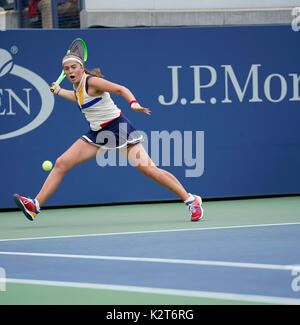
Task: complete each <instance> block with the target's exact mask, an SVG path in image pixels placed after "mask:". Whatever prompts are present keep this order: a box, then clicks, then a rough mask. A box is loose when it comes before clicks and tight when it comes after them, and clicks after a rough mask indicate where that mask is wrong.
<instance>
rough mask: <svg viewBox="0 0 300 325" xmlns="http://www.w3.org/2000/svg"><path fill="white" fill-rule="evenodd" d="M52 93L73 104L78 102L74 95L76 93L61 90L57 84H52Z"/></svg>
mask: <svg viewBox="0 0 300 325" xmlns="http://www.w3.org/2000/svg"><path fill="white" fill-rule="evenodd" d="M53 86H54V87H53ZM50 91H51V92H52V93H53V94H54V95H58V96H60V97H63V98H66V99H68V100H70V101H72V102H76V97H75V94H74V91H72V90H67V89H64V88H61V87H60V86H59V85H58V84H57V83H55V82H52V84H51V88H50Z"/></svg>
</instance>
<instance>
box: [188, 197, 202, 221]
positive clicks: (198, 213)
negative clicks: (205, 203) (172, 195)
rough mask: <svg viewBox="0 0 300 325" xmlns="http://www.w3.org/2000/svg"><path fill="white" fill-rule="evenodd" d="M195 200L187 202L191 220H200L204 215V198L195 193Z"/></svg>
mask: <svg viewBox="0 0 300 325" xmlns="http://www.w3.org/2000/svg"><path fill="white" fill-rule="evenodd" d="M194 198H195V199H194V200H192V201H189V202H187V203H186V205H187V206H188V209H189V212H190V215H191V221H198V220H200V219H202V217H203V208H202V199H201V197H200V196H198V195H194Z"/></svg>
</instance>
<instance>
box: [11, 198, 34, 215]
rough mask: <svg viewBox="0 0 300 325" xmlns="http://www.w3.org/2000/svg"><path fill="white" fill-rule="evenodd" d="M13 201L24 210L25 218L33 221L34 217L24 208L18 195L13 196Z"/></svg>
mask: <svg viewBox="0 0 300 325" xmlns="http://www.w3.org/2000/svg"><path fill="white" fill-rule="evenodd" d="M13 199H14V201H15V203H16V205H17V206H18V207H19V208H20V209H21V210H22V212H23V213H24V215H25V217H26V218H27V219H28V220H30V221H33V220H34V218H32V216H31V215H30V214H29V213H28V212H27V210H26V208H25V207H24V205H23V203H22V202H21V200H20V199H19V197H18V195H17V194H14V195H13Z"/></svg>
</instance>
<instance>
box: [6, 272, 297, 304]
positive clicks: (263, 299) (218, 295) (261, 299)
mask: <svg viewBox="0 0 300 325" xmlns="http://www.w3.org/2000/svg"><path fill="white" fill-rule="evenodd" d="M6 282H7V283H20V284H29V285H42V286H54V287H71V288H84V289H98V290H112V291H125V292H136V293H146V294H159V295H171V296H184V297H196V298H210V299H222V300H237V301H246V302H254V303H269V304H286V305H300V299H296V298H285V297H273V296H263V295H249V294H247V295H246V294H237V293H227V292H211V291H196V290H179V289H167V288H152V287H139V286H126V285H111V284H101V283H99V284H97V283H81V282H64V281H46V280H28V279H13V278H7V279H6Z"/></svg>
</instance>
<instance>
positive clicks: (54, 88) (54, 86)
mask: <svg viewBox="0 0 300 325" xmlns="http://www.w3.org/2000/svg"><path fill="white" fill-rule="evenodd" d="M50 91H51V92H52V93H53V94H54V95H57V94H58V92H59V91H60V86H59V85H58V84H57V83H56V82H52V84H51V88H50Z"/></svg>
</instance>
